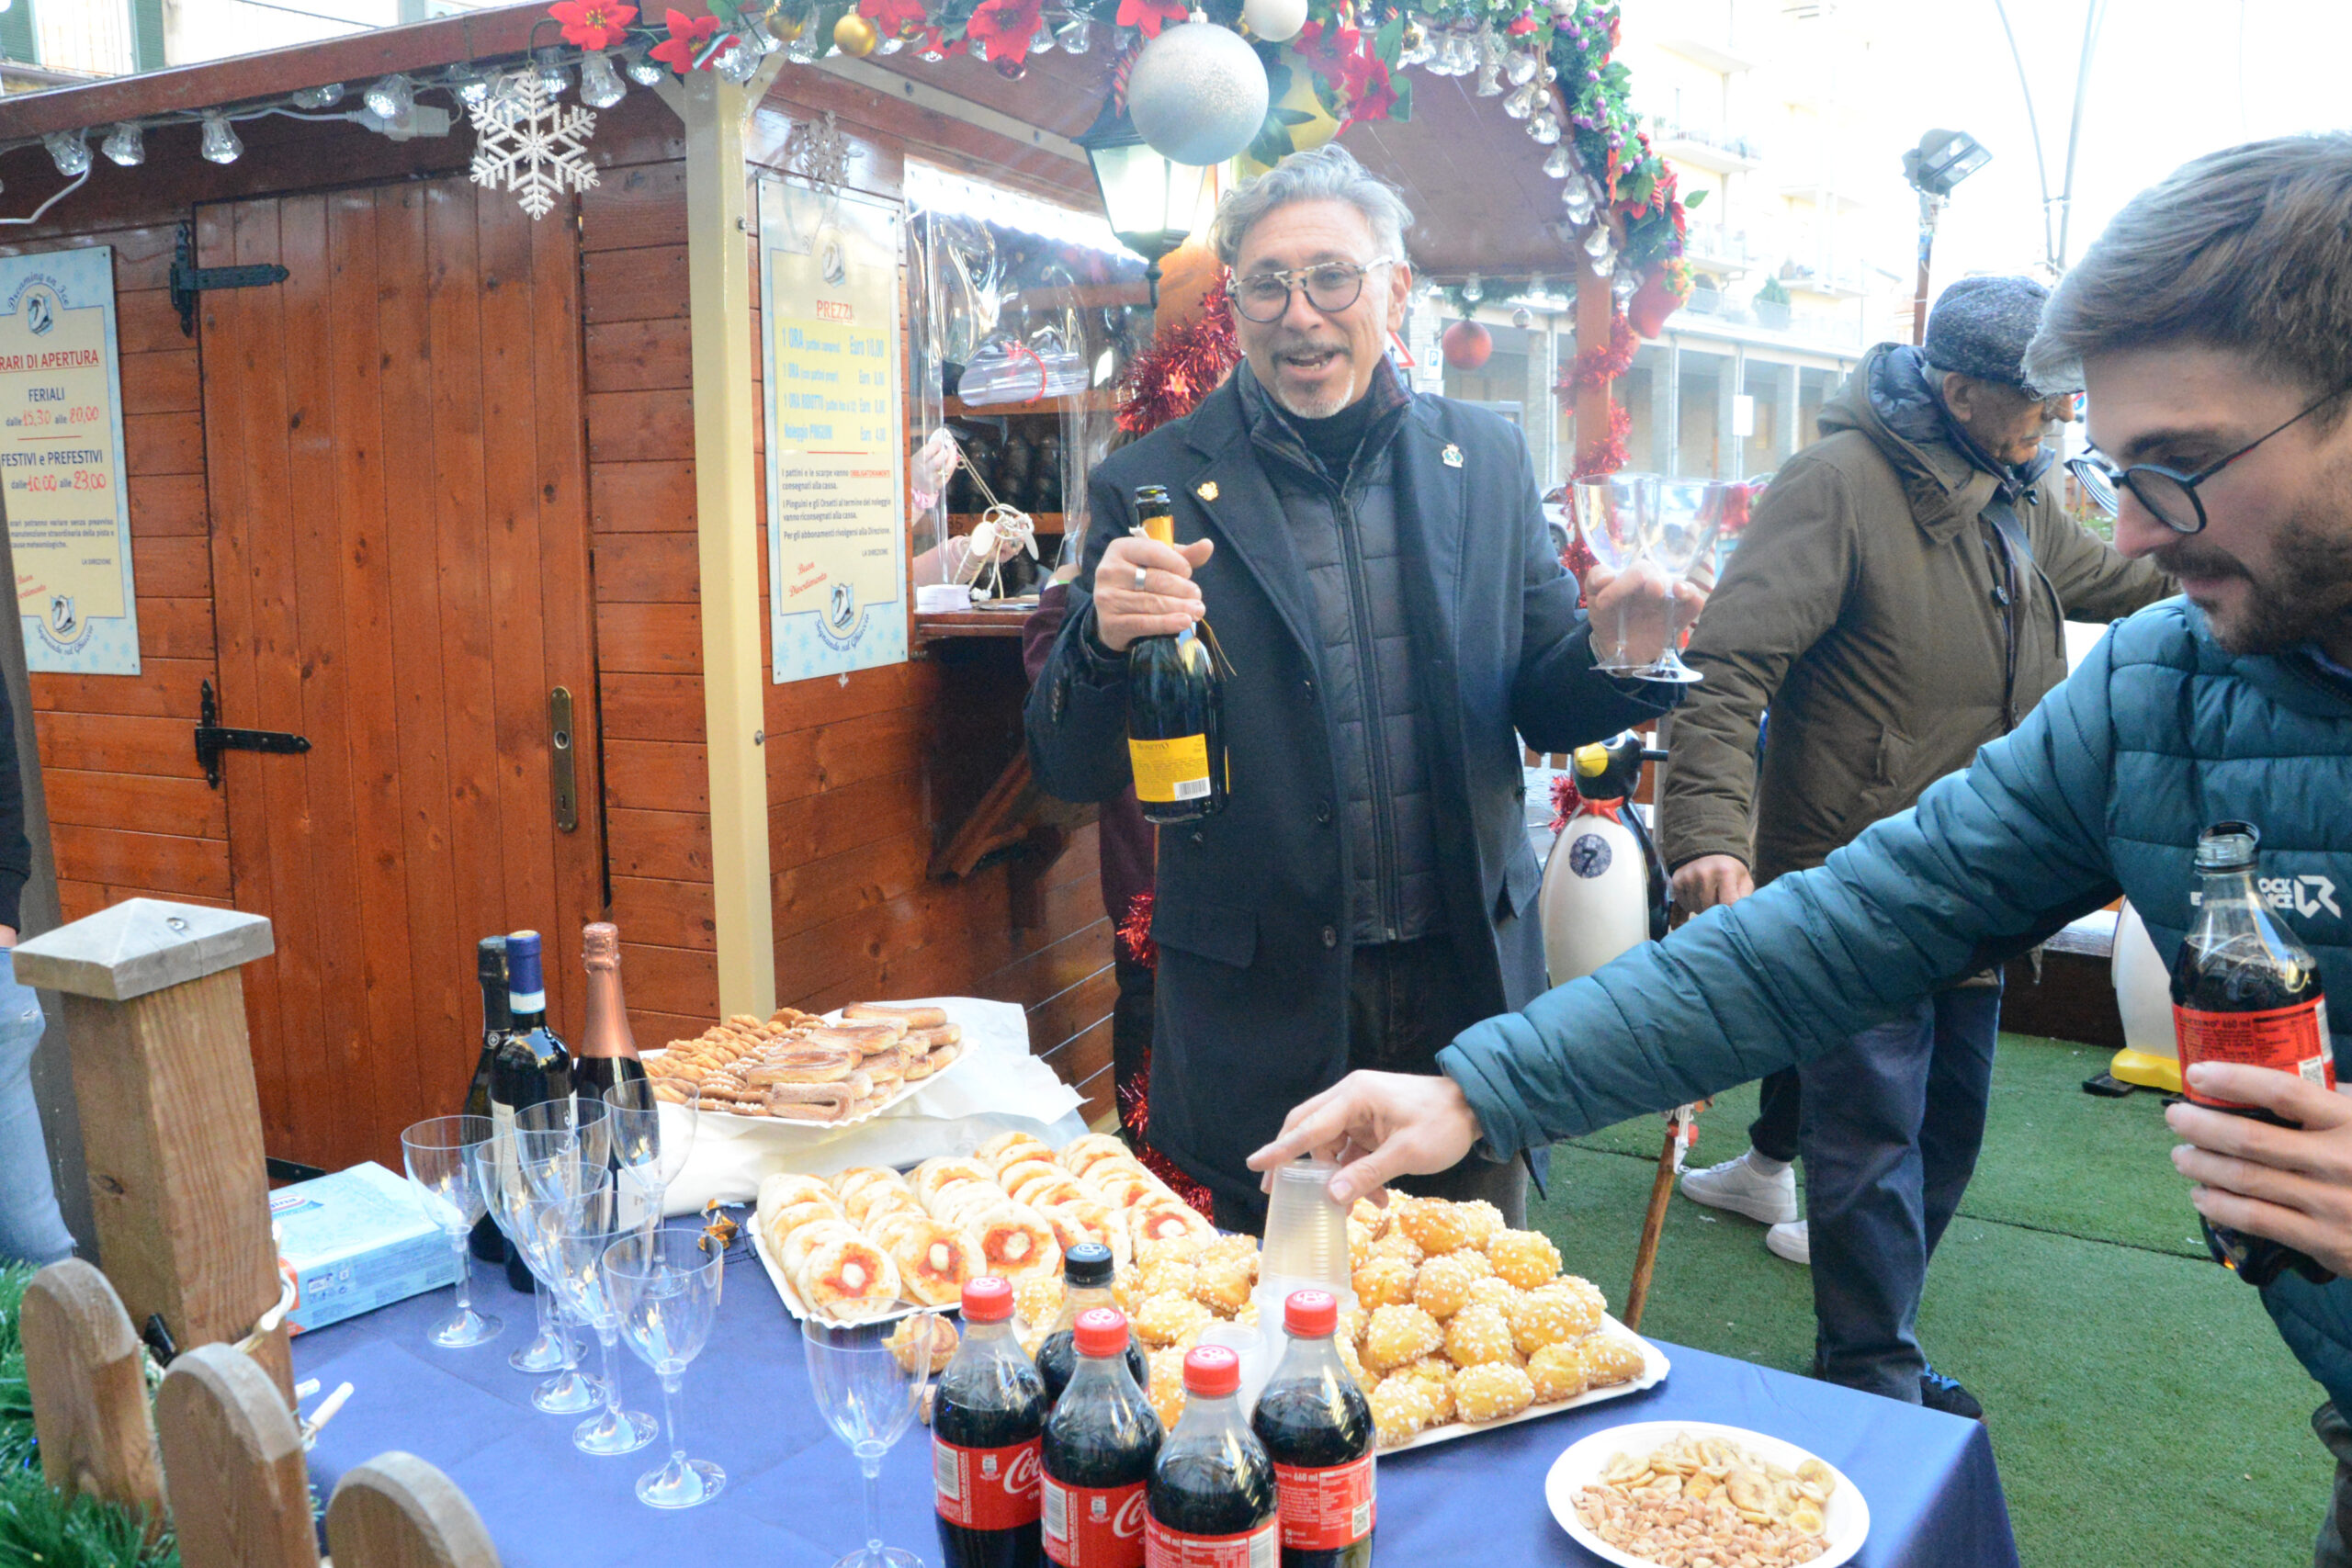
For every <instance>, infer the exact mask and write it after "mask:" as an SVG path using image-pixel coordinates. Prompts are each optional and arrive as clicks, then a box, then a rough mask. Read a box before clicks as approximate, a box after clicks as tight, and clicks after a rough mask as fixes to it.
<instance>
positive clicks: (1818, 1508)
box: [1544, 1421, 1871, 1568]
mask: <svg viewBox="0 0 2352 1568" xmlns="http://www.w3.org/2000/svg"><path fill="white" fill-rule="evenodd" d="M1544 1501H1545V1502H1546V1503H1548V1504H1549V1505H1550V1506H1551V1509H1552V1517H1555V1518H1556V1519H1558V1520H1559V1521H1560V1525H1561V1528H1562V1529H1566V1531H1567V1532H1568V1534H1569V1535H1570V1536H1572V1537H1574V1538H1575V1540H1576V1541H1577V1544H1578V1545H1579V1546H1582V1547H1583V1548H1584V1549H1585V1550H1586V1551H1590V1552H1592V1553H1593V1554H1595V1555H1596V1556H1599V1557H1600V1558H1602V1559H1604V1560H1606V1561H1608V1562H1614V1563H1616V1564H1618V1565H1619V1568H1668V1565H1671V1564H1678V1563H1689V1562H1701V1561H1712V1562H1725V1563H1730V1562H1740V1563H1747V1562H1753V1563H1757V1564H1759V1565H1760V1568H1798V1565H1804V1568H1838V1564H1840V1563H1842V1562H1847V1561H1849V1559H1851V1558H1852V1557H1853V1555H1854V1553H1855V1552H1857V1551H1860V1550H1861V1545H1862V1541H1863V1540H1864V1539H1865V1538H1866V1537H1867V1536H1868V1535H1869V1534H1870V1529H1871V1510H1870V1505H1869V1504H1867V1503H1865V1502H1863V1501H1862V1495H1861V1493H1860V1492H1859V1491H1857V1490H1856V1489H1855V1487H1854V1483H1852V1482H1850V1481H1849V1480H1847V1479H1846V1477H1845V1476H1844V1475H1842V1474H1840V1473H1839V1472H1838V1470H1837V1468H1836V1467H1835V1466H1833V1465H1831V1464H1829V1463H1827V1462H1826V1461H1824V1460H1822V1459H1820V1458H1818V1457H1816V1456H1815V1455H1814V1454H1810V1453H1808V1452H1806V1451H1805V1450H1803V1449H1801V1448H1799V1447H1797V1445H1796V1444H1794V1443H1791V1442H1785V1441H1783V1440H1781V1438H1769V1437H1766V1436H1765V1435H1764V1434H1763V1433H1761V1432H1751V1431H1749V1430H1747V1428H1746V1427H1725V1426H1720V1425H1718V1424H1716V1423H1714V1422H1710V1421H1638V1422H1634V1423H1632V1424H1631V1425H1628V1426H1623V1427H1610V1428H1609V1429H1608V1430H1606V1431H1602V1432H1595V1433H1593V1434H1592V1435H1591V1436H1590V1437H1589V1438H1584V1439H1582V1440H1581V1441H1579V1442H1577V1443H1574V1444H1571V1445H1570V1446H1569V1448H1568V1450H1567V1451H1566V1453H1563V1454H1562V1455H1561V1456H1560V1457H1559V1458H1558V1459H1557V1460H1555V1461H1553V1464H1552V1469H1551V1472H1550V1473H1548V1474H1547V1475H1546V1476H1545V1477H1544Z"/></svg>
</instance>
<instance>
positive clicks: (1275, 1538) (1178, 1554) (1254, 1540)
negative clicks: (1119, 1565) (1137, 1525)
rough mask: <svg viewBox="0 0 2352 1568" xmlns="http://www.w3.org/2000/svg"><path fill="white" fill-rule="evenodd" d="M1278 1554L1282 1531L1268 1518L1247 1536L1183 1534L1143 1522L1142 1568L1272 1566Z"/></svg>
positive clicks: (1152, 1520) (1149, 1522)
mask: <svg viewBox="0 0 2352 1568" xmlns="http://www.w3.org/2000/svg"><path fill="white" fill-rule="evenodd" d="M1281 1554H1282V1530H1281V1529H1280V1527H1279V1525H1278V1523H1277V1521H1276V1520H1274V1519H1271V1518H1270V1519H1268V1520H1267V1521H1266V1522H1265V1523H1264V1524H1262V1525H1260V1526H1259V1527H1258V1528H1257V1529H1253V1530H1251V1531H1250V1532H1249V1533H1248V1534H1246V1535H1186V1534H1185V1533H1184V1532H1183V1531H1182V1530H1172V1529H1169V1528H1168V1527H1167V1526H1166V1525H1163V1524H1161V1523H1160V1522H1159V1520H1158V1519H1152V1518H1147V1519H1146V1520H1145V1521H1144V1527H1143V1561H1144V1568H1274V1564H1275V1562H1277V1561H1279V1560H1280V1558H1281Z"/></svg>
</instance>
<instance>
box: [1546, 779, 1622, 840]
mask: <svg viewBox="0 0 2352 1568" xmlns="http://www.w3.org/2000/svg"><path fill="white" fill-rule="evenodd" d="M1588 808H1589V810H1590V811H1591V812H1592V813H1593V815H1595V816H1597V817H1606V818H1609V820H1611V822H1622V821H1623V820H1624V818H1623V817H1622V816H1620V815H1619V813H1621V812H1623V810H1624V809H1625V803H1624V802H1623V801H1622V800H1587V799H1586V798H1585V797H1584V795H1582V794H1581V793H1580V792H1579V791H1578V790H1577V781H1576V778H1575V776H1574V775H1573V774H1570V773H1562V774H1560V775H1559V776H1558V777H1557V778H1555V779H1554V780H1553V781H1552V831H1554V832H1555V833H1556V832H1558V831H1559V830H1560V829H1563V828H1566V826H1567V825H1568V818H1571V817H1574V816H1575V815H1576V814H1577V812H1579V811H1583V810H1586V809H1588Z"/></svg>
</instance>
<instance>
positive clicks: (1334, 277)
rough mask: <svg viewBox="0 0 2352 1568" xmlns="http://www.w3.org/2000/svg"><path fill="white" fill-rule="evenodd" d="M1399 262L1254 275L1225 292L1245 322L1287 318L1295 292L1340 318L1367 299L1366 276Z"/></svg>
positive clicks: (1336, 264)
mask: <svg viewBox="0 0 2352 1568" xmlns="http://www.w3.org/2000/svg"><path fill="white" fill-rule="evenodd" d="M1396 259H1397V258H1396V257H1394V256H1375V257H1374V259H1372V260H1371V261H1368V262H1365V263H1364V264H1363V265H1361V266H1359V265H1355V264H1354V263H1352V262H1324V263H1321V264H1320V265H1316V266H1302V267H1294V268H1292V269H1291V270H1290V271H1288V272H1253V273H1251V274H1250V276H1247V277H1237V278H1235V279H1234V280H1233V281H1232V282H1230V283H1228V284H1227V285H1226V286H1225V292H1226V295H1227V298H1229V299H1231V300H1232V301H1233V308H1234V309H1235V310H1238V311H1240V312H1241V314H1242V317H1243V318H1244V319H1245V320H1248V321H1255V322H1257V323H1258V324H1259V325H1260V326H1264V325H1266V324H1267V323H1268V322H1270V321H1281V320H1282V319H1283V314H1284V312H1286V311H1288V310H1290V297H1291V291H1292V290H1293V289H1304V290H1305V291H1306V302H1307V303H1308V304H1310V305H1312V306H1314V307H1315V308H1316V309H1317V310H1320V311H1321V312H1322V313H1323V314H1325V315H1327V316H1336V315H1338V314H1339V313H1340V311H1342V310H1346V309H1347V308H1348V307H1349V306H1351V305H1352V304H1354V303H1355V302H1356V301H1357V300H1358V299H1362V298H1363V280H1364V276H1365V275H1366V274H1368V273H1370V272H1371V271H1372V269H1373V268H1374V267H1376V266H1386V265H1389V264H1390V263H1391V262H1393V261H1395V260H1396Z"/></svg>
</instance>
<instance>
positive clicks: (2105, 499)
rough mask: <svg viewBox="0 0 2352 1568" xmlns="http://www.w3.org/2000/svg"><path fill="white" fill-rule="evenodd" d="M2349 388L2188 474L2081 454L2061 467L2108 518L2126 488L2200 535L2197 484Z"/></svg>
mask: <svg viewBox="0 0 2352 1568" xmlns="http://www.w3.org/2000/svg"><path fill="white" fill-rule="evenodd" d="M2346 392H2352V387H2338V388H2337V389H2335V390H2334V391H2332V392H2330V393H2328V394H2327V396H2325V397H2324V398H2322V399H2320V400H2319V401H2317V402H2315V403H2313V404H2312V406H2311V407H2309V408H2307V409H2305V410H2303V412H2301V413H2299V414H2297V415H2296V416H2295V417H2294V418H2292V419H2290V420H2289V421H2287V423H2285V424H2281V425H2278V426H2276V427H2275V428H2273V429H2270V430H2267V431H2265V432H2264V433H2263V434H2260V435H2257V436H2256V437H2255V438H2254V439H2253V440H2251V441H2249V442H2247V443H2246V444H2245V446H2241V447H2239V448H2238V449H2237V450H2236V451H2234V452H2233V453H2231V454H2230V455H2229V456H2228V457H2217V458H2215V459H2214V460H2213V461H2212V462H2210V463H2208V464H2206V465H2205V466H2204V467H2203V468H2199V469H2198V470H2197V471H2196V472H2195V473H2193V474H2184V473H2182V472H2181V471H2180V470H2179V469H2177V468H2165V467H2164V466H2163V465H2162V464H2160V463H2133V464H2131V466H2130V467H2128V468H2116V467H2115V466H2113V465H2112V464H2110V463H2109V462H2108V461H2107V460H2106V459H2105V458H2103V457H2093V456H2091V455H2089V454H2085V455H2084V456H2082V457H2069V458H2067V459H2066V469H2067V471H2068V472H2069V473H2071V474H2073V475H2074V476H2075V479H2076V480H2077V481H2079V482H2080V483H2081V485H2082V487H2083V492H2084V493H2085V494H2086V495H2087V496H2089V497H2090V498H2091V500H2092V502H2095V503H2096V504H2097V505H2098V509H2099V510H2100V511H2102V512H2104V513H2107V514H2108V515H2109V517H2113V516H2114V515H2116V514H2117V513H2119V512H2120V511H2121V510H2122V509H2123V491H2126V490H2129V491H2131V493H2132V494H2133V495H2135V496H2137V497H2139V500H2140V504H2141V505H2143V506H2144V507H2146V508H2147V509H2148V514H2149V515H2150V516H2152V517H2154V519H2155V520H2156V521H2157V522H2159V523H2161V524H2163V525H2165V527H2167V528H2169V529H2171V530H2172V531H2173V532H2174V533H2176V534H2201V533H2203V532H2204V531H2205V521H2206V519H2205V502H2204V499H2203V498H2202V497H2201V496H2199V494H2198V493H2197V487H2198V486H2199V485H2201V484H2203V483H2204V482H2205V481H2206V480H2207V479H2211V478H2212V477H2213V476H2214V475H2215V474H2218V473H2220V472H2221V471H2222V469H2223V468H2228V467H2229V466H2230V465H2231V464H2232V463H2234V462H2236V461H2237V460H2238V459H2239V458H2240V457H2245V455H2246V454H2247V453H2249V452H2251V451H2253V450H2254V449H2255V448H2256V447H2257V446H2261V445H2262V444H2263V443H2264V442H2266V441H2267V440H2269V439H2270V438H2271V437H2272V436H2273V435H2276V434H2278V433H2279V431H2282V430H2285V429H2286V428H2288V426H2289V425H2294V424H2300V423H2302V422H2303V421H2304V420H2306V419H2309V418H2310V417H2311V416H2312V415H2313V414H2315V413H2317V412H2319V411H2320V410H2322V409H2324V408H2325V407H2326V406H2327V405H2328V404H2330V403H2332V402H2334V401H2335V400H2336V399H2338V398H2340V397H2342V396H2344V394H2345V393H2346Z"/></svg>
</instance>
